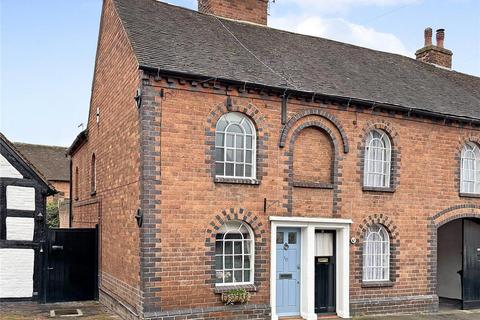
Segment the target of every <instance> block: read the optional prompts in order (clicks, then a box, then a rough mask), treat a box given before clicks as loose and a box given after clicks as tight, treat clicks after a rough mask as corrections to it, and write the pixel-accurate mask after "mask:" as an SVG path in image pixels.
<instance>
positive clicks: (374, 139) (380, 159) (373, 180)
mask: <svg viewBox="0 0 480 320" xmlns="http://www.w3.org/2000/svg"><path fill="white" fill-rule="evenodd" d="M391 160H392V148H391V144H390V139H389V138H388V136H387V134H386V133H385V132H383V131H380V130H372V131H370V132H369V133H368V137H367V141H366V144H365V166H364V171H363V172H364V177H363V185H364V186H366V187H389V186H390V163H391Z"/></svg>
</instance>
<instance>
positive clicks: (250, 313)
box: [145, 304, 270, 320]
mask: <svg viewBox="0 0 480 320" xmlns="http://www.w3.org/2000/svg"><path fill="white" fill-rule="evenodd" d="M186 319H230V320H237V319H238V320H247V319H265V320H267V319H270V306H269V305H264V304H252V305H251V304H247V305H238V306H219V307H205V308H193V309H185V310H174V311H166V312H155V313H151V314H146V315H145V320H186Z"/></svg>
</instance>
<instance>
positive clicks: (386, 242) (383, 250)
mask: <svg viewBox="0 0 480 320" xmlns="http://www.w3.org/2000/svg"><path fill="white" fill-rule="evenodd" d="M375 236H378V237H376V238H377V239H373V238H375ZM362 271H363V272H362V273H363V275H362V279H363V282H380V281H390V235H389V234H388V232H387V230H386V229H385V227H384V226H382V225H381V224H374V225H371V226H369V227H368V229H367V231H366V232H365V238H364V243H363V268H362ZM379 274H383V277H381V276H379Z"/></svg>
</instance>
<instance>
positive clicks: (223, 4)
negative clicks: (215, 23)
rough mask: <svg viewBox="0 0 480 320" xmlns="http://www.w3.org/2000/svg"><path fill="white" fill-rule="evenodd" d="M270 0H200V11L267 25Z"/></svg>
mask: <svg viewBox="0 0 480 320" xmlns="http://www.w3.org/2000/svg"><path fill="white" fill-rule="evenodd" d="M268 1H269V0H198V11H199V12H202V13H207V14H212V15H215V16H219V17H223V18H227V19H232V20H241V21H247V22H251V23H256V24H262V25H267V15H268Z"/></svg>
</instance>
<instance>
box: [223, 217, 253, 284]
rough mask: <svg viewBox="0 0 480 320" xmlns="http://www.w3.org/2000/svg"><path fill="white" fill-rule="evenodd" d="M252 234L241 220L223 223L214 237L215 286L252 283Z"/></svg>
mask: <svg viewBox="0 0 480 320" xmlns="http://www.w3.org/2000/svg"><path fill="white" fill-rule="evenodd" d="M254 247H255V246H254V234H253V231H252V229H251V228H250V227H249V226H248V225H247V224H245V223H244V222H242V221H237V220H232V221H228V222H226V223H225V224H223V225H222V226H221V227H220V228H219V230H218V232H217V235H216V237H215V275H216V284H217V286H222V285H229V286H231V285H244V284H253V272H254V270H253V266H254V260H255V259H254Z"/></svg>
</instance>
